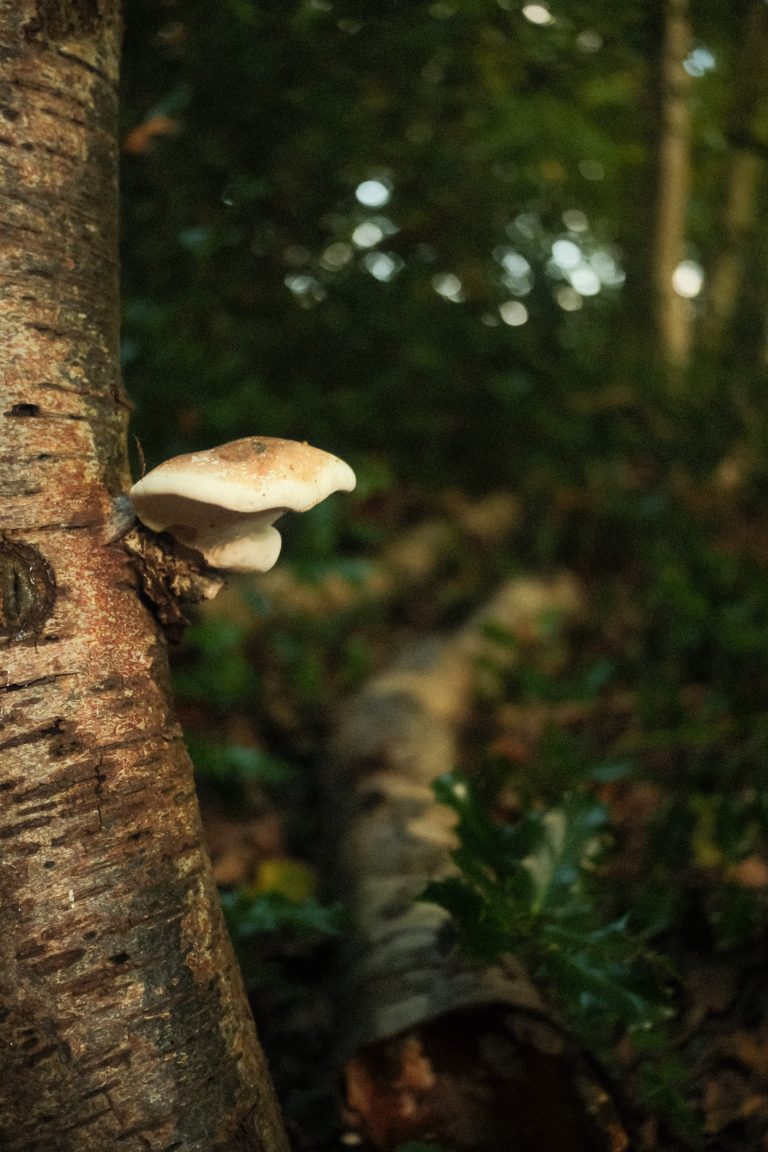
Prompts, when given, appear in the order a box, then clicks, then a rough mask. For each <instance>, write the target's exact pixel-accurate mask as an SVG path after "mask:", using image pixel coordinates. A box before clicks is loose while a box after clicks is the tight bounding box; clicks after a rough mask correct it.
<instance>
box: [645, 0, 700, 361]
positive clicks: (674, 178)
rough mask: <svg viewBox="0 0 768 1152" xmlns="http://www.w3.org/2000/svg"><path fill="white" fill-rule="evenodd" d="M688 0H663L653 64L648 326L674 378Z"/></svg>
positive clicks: (680, 329)
mask: <svg viewBox="0 0 768 1152" xmlns="http://www.w3.org/2000/svg"><path fill="white" fill-rule="evenodd" d="M690 44H691V32H690V27H689V23H688V0H664V5H663V26H662V33H661V38H660V43H659V60H658V63H657V80H656V87H657V91H656V104H657V113H656V115H657V140H656V180H655V188H654V202H653V221H652V229H651V253H650V285H649V287H650V294H651V301H650V303H651V322H652V331H653V334H654V337H655V340H656V341H657V344H658V352H659V356H660V360H661V363H662V365H663V367H664V368H665V369H667V372H668V375H669V376H670V378H672V379H674V378H675V377H676V375H677V373H678V371H679V370H680V369H681V368H682V367H683V366H684V365H685V362H686V360H687V358H688V351H689V346H690V337H691V316H690V305H689V302H688V301H687V300H685V299H683V298H682V297H681V296H680V295H678V293H677V292H675V289H674V286H673V280H672V278H673V274H674V271H675V269H676V267H677V265H678V264H679V263H680V261H681V260H682V259H683V258H684V255H685V232H686V216H687V211H688V193H689V184H690V110H689V89H690V83H691V80H690V77H689V76H688V75H687V73H686V72H685V69H684V68H683V61H684V60H685V58H686V56H687V55H688V52H689V50H690Z"/></svg>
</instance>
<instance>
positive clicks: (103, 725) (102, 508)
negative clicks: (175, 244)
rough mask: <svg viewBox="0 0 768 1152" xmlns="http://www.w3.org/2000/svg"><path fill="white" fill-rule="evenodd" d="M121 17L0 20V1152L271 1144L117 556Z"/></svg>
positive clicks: (250, 1037) (140, 618)
mask: <svg viewBox="0 0 768 1152" xmlns="http://www.w3.org/2000/svg"><path fill="white" fill-rule="evenodd" d="M118 43H119V11H118V3H117V0H0V298H1V299H2V309H1V310H0V494H1V496H0V594H1V605H0V842H1V843H2V852H1V854H0V917H1V924H2V932H1V934H0V1147H2V1149H3V1152H38V1150H39V1152H90V1150H93V1152H112V1150H113V1149H114V1150H117V1149H119V1150H120V1152H148V1150H149V1149H152V1150H153V1152H161V1150H164V1152H170V1150H171V1149H174V1150H178V1152H193V1150H195V1152H213V1150H222V1152H223V1150H226V1152H236V1150H245V1149H249V1150H259V1152H278V1150H280V1152H282V1150H284V1149H285V1148H286V1147H287V1144H286V1141H285V1137H284V1135H283V1130H282V1127H281V1122H280V1119H279V1116H278V1113H277V1109H276V1106H275V1103H274V1100H273V1096H272V1091H271V1088H270V1085H269V1081H268V1077H267V1074H266V1070H265V1066H264V1059H263V1056H262V1054H261V1050H260V1048H259V1046H258V1042H257V1040H256V1036H255V1032H254V1028H253V1024H252V1021H251V1019H250V1014H249V1011H248V1005H247V1002H246V999H245V996H244V993H243V989H242V986H241V983H240V978H239V974H238V973H237V970H236V967H235V964H234V961H233V958H232V953H231V950H230V946H229V942H228V939H227V936H226V931H225V928H224V925H223V921H222V917H221V912H220V909H219V906H218V901H217V898H216V893H215V890H214V886H213V883H212V879H211V872H210V867H209V863H208V860H207V857H206V855H205V853H204V851H203V849H202V847H201V829H200V822H199V817H198V812H197V805H196V800H195V795H194V788H193V782H192V772H191V766H190V763H189V760H188V757H187V755H186V752H185V749H184V746H183V743H182V740H181V734H180V731H179V728H178V726H177V724H176V723H175V722H174V720H173V718H172V715H171V711H170V707H169V694H168V672H167V662H166V652H165V644H164V641H163V639H162V637H161V636H160V634H159V633H158V630H157V628H156V626H155V624H154V621H153V620H152V618H151V616H150V614H149V613H148V611H147V610H146V609H145V608H144V607H143V606H142V604H141V602H140V600H139V597H138V594H137V591H136V579H135V576H134V574H133V572H132V570H131V568H130V566H129V563H128V558H127V556H126V554H125V552H124V551H123V549H122V547H121V546H120V544H119V542H110V540H109V535H110V532H109V518H110V514H111V510H112V502H113V498H114V497H115V496H116V495H117V494H118V493H120V492H121V491H124V489H125V486H126V483H127V470H126V462H125V449H124V444H125V428H126V420H127V413H128V405H127V403H126V400H125V398H124V396H123V393H122V390H121V385H120V380H119V375H118V367H117V363H118V362H117V343H118V319H117V317H118V296H117V262H116V247H117V245H116V199H117V196H116V183H117V182H116V171H117V147H116V135H115V133H116V103H117V73H118Z"/></svg>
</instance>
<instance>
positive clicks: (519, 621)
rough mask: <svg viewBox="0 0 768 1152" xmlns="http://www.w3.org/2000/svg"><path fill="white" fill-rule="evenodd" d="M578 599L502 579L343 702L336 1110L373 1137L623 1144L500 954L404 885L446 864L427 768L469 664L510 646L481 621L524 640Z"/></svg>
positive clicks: (447, 834) (461, 713)
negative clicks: (463, 933) (474, 949)
mask: <svg viewBox="0 0 768 1152" xmlns="http://www.w3.org/2000/svg"><path fill="white" fill-rule="evenodd" d="M581 606H582V597H581V594H580V590H579V588H578V586H577V585H576V583H575V582H574V581H573V580H572V579H570V578H568V577H567V576H564V577H558V578H556V579H554V580H551V581H540V580H533V579H524V578H520V579H516V580H512V581H510V582H509V583H508V584H507V585H505V586H504V587H503V588H502V589H501V590H500V592H499V593H498V594H497V595H496V596H495V597H494V599H493V600H492V601H491V602H490V604H489V605H488V606H487V607H486V608H485V609H484V610H482V611H481V612H479V613H478V614H477V615H476V616H475V617H474V618H473V619H472V620H471V621H470V622H469V623H468V624H467V625H466V626H465V627H464V628H462V629H461V630H460V631H459V632H457V633H456V634H455V635H453V636H452V637H449V638H447V639H445V640H443V641H441V642H434V641H433V642H429V641H428V642H426V643H424V644H421V645H418V646H416V647H414V648H413V649H412V650H410V651H408V652H406V653H404V654H403V656H402V657H401V658H400V659H399V660H398V661H397V662H396V663H395V664H394V665H393V666H391V667H390V668H389V669H387V670H385V671H384V672H383V673H381V674H380V675H379V676H377V677H375V678H374V679H373V680H372V681H371V682H370V683H369V684H368V685H367V686H366V687H365V688H364V689H363V691H362V692H361V693H360V695H359V696H358V697H357V698H356V699H355V700H353V701H351V702H350V703H349V704H348V705H347V706H346V708H345V709H344V713H343V718H342V721H341V723H340V725H339V730H338V733H337V736H336V738H335V741H334V748H333V775H332V781H331V784H330V788H331V789H332V795H333V806H334V808H335V809H336V811H337V812H340V813H341V814H342V826H341V828H340V829H339V831H338V834H337V836H336V840H337V843H338V857H339V867H340V872H341V877H342V881H341V883H342V886H343V892H344V895H345V899H346V901H347V903H348V905H349V907H350V910H351V914H352V917H353V920H354V927H355V930H356V944H355V945H353V947H352V948H350V950H349V952H348V954H347V956H346V958H345V961H344V966H343V972H342V974H341V976H340V979H339V981H338V984H339V987H340V988H343V989H344V992H345V1002H346V1004H347V1012H346V1015H347V1019H346V1021H345V1025H346V1027H345V1029H344V1037H345V1046H344V1047H345V1054H346V1055H348V1056H349V1057H350V1058H349V1059H348V1060H347V1062H346V1066H345V1080H346V1099H347V1105H348V1120H349V1123H350V1125H351V1126H352V1127H353V1128H355V1129H356V1130H358V1131H359V1132H361V1133H362V1134H363V1135H364V1136H365V1138H366V1139H367V1140H368V1141H369V1142H370V1144H371V1145H372V1146H373V1147H374V1148H377V1149H381V1150H382V1152H389V1150H391V1149H394V1148H396V1147H398V1146H399V1145H400V1144H401V1143H403V1142H404V1141H406V1140H409V1139H416V1138H427V1137H429V1138H433V1139H438V1140H439V1141H441V1142H442V1143H445V1144H446V1145H447V1146H448V1147H451V1148H456V1149H461V1150H462V1152H465V1150H467V1152H468V1150H471V1152H481V1150H482V1152H486V1150H488V1152H490V1150H493V1152H495V1150H496V1149H497V1148H501V1147H509V1148H513V1147H514V1148H519V1149H520V1150H521V1152H528V1150H533V1149H537V1150H538V1149H545V1148H546V1149H549V1148H558V1149H560V1150H561V1152H587V1150H590V1152H591V1150H598V1149H599V1150H601V1152H607V1150H608V1149H609V1148H611V1149H614V1150H619V1149H622V1148H625V1147H627V1143H626V1134H625V1133H624V1129H623V1126H622V1125H621V1123H620V1122H619V1121H618V1120H617V1118H616V1115H615V1113H614V1112H612V1111H611V1101H610V1095H609V1093H607V1092H606V1091H605V1090H604V1088H603V1086H602V1084H601V1083H600V1082H599V1079H597V1078H596V1077H595V1076H594V1075H593V1074H592V1073H591V1072H589V1071H588V1070H587V1069H586V1068H585V1066H584V1065H583V1063H581V1062H580V1060H579V1057H578V1054H577V1052H576V1050H575V1048H574V1046H573V1044H572V1043H570V1042H569V1041H568V1039H567V1037H566V1036H565V1034H564V1032H563V1031H562V1029H560V1028H558V1027H557V1025H556V1024H555V1023H554V1022H553V1021H552V1020H551V1019H548V1018H547V1012H546V1009H545V1007H544V1005H543V1004H542V1002H541V1000H540V998H539V995H538V993H537V991H536V989H535V988H534V987H533V986H532V984H531V982H530V981H529V979H528V978H527V976H526V974H525V972H524V971H523V970H522V969H521V967H520V964H519V963H518V962H517V961H516V960H515V958H514V957H505V958H502V959H501V960H500V961H499V962H498V963H496V964H493V965H488V966H487V967H485V968H481V967H472V966H470V965H469V964H467V962H466V961H465V960H464V959H463V957H462V956H461V955H460V954H459V953H458V952H457V950H456V949H455V947H454V946H453V932H452V930H451V924H450V918H449V916H448V914H447V913H446V912H444V911H443V910H442V909H441V908H439V907H437V906H436V905H434V904H431V903H426V902H423V901H420V900H419V896H420V894H421V893H422V892H423V891H424V888H425V887H426V885H427V883H428V882H429V881H430V880H435V879H439V878H441V877H443V876H445V875H447V874H450V873H451V872H452V871H454V865H453V862H452V857H451V852H452V849H453V847H454V846H455V834H454V831H453V824H454V815H453V813H452V812H451V811H450V810H449V809H448V808H446V807H444V806H442V805H439V804H437V803H436V801H435V797H434V794H433V791H432V783H433V781H434V780H435V779H436V778H437V777H438V776H440V775H441V774H442V773H444V772H447V771H450V770H452V769H453V768H455V767H456V765H457V763H458V761H459V758H460V753H459V735H460V730H461V727H462V724H463V723H464V722H466V720H467V719H468V714H469V710H470V706H471V704H472V700H473V695H474V693H475V692H476V691H477V690H478V688H482V684H483V679H484V672H483V667H484V664H485V663H486V662H490V663H491V664H492V665H493V666H494V667H495V668H499V669H500V668H502V667H505V666H506V667H508V666H509V664H510V663H512V662H513V661H514V660H515V659H516V657H517V651H516V648H515V647H511V646H510V645H509V644H508V643H499V642H498V641H497V640H494V638H493V632H491V633H490V634H489V632H488V628H489V626H490V625H494V626H495V627H496V628H499V629H501V630H503V631H504V632H505V633H507V634H508V635H510V636H512V637H514V638H515V639H516V640H517V641H518V642H520V643H523V644H524V643H526V642H527V643H530V642H531V641H535V640H536V639H537V638H540V637H541V636H542V628H544V627H545V626H546V622H547V621H548V620H549V622H550V624H551V618H552V615H553V614H557V615H562V616H563V617H564V618H566V619H569V618H570V619H572V618H573V617H574V616H578V615H579V613H580V609H581ZM487 675H488V672H487V668H486V669H485V676H487ZM490 680H491V682H492V683H493V684H494V685H496V684H498V678H497V675H495V674H491V676H490ZM603 1111H604V1112H606V1113H607V1116H606V1117H603V1116H602V1115H601V1116H600V1117H599V1118H598V1113H602V1112H603ZM622 1141H624V1142H623V1143H622Z"/></svg>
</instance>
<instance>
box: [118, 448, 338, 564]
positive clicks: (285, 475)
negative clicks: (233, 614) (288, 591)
mask: <svg viewBox="0 0 768 1152" xmlns="http://www.w3.org/2000/svg"><path fill="white" fill-rule="evenodd" d="M354 486H355V474H354V472H353V471H352V469H351V468H350V467H349V465H348V464H345V463H344V461H343V460H339V459H338V457H336V456H332V455H331V454H330V453H329V452H323V451H321V450H320V449H319V448H311V447H310V445H309V444H304V443H299V442H298V441H297V440H281V439H278V438H276V437H273V436H248V437H246V438H245V439H243V440H233V441H232V442H231V443H230V444H222V445H221V447H219V448H209V449H208V450H207V451H204V452H190V453H188V454H187V455H184V456H174V457H173V458H172V459H171V460H166V461H165V462H164V463H163V464H160V465H158V467H157V468H154V469H153V470H152V471H151V472H148V473H147V475H146V476H144V477H142V479H141V480H139V481H137V483H136V484H134V485H133V487H132V488H131V490H130V492H129V494H128V495H129V498H130V501H131V503H132V505H133V508H134V511H135V512H136V515H137V516H138V518H139V520H141V522H142V523H143V524H145V525H146V526H147V527H148V528H152V529H153V530H154V531H155V532H169V533H170V534H171V535H172V536H173V537H175V539H176V540H178V541H179V542H180V543H182V544H184V545H185V546H186V547H188V548H193V549H195V550H196V551H197V552H200V553H201V554H202V555H203V557H204V558H205V560H206V562H207V563H208V564H209V565H210V566H211V567H212V568H221V569H223V570H225V571H229V572H266V571H267V569H269V568H271V567H272V565H273V564H274V563H275V561H276V560H277V557H278V555H279V553H280V546H281V544H282V540H281V538H280V533H279V532H278V531H277V529H276V528H273V527H272V525H273V524H274V522H275V520H277V518H278V517H279V516H282V515H283V513H284V512H305V511H306V510H307V509H308V508H312V507H314V505H315V504H319V503H320V501H321V500H324V499H325V498H326V496H330V494H331V493H332V492H337V491H345V492H350V491H351V490H352V489H353V488H354Z"/></svg>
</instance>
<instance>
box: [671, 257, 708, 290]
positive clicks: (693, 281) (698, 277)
mask: <svg viewBox="0 0 768 1152" xmlns="http://www.w3.org/2000/svg"><path fill="white" fill-rule="evenodd" d="M672 287H673V288H674V290H675V292H676V293H677V295H678V296H682V297H683V298H684V299H685V300H693V299H694V298H695V297H696V296H698V295H699V293H700V292H701V290H702V288H703V287H704V269H703V268H702V267H701V265H700V264H698V263H697V262H696V261H695V260H681V261H680V263H679V264H678V266H677V267H676V268H675V270H674V272H673V273H672Z"/></svg>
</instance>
